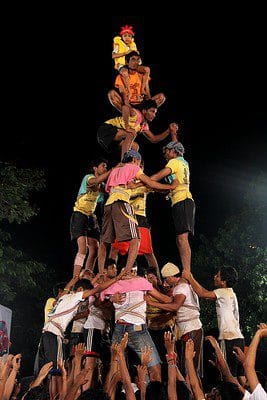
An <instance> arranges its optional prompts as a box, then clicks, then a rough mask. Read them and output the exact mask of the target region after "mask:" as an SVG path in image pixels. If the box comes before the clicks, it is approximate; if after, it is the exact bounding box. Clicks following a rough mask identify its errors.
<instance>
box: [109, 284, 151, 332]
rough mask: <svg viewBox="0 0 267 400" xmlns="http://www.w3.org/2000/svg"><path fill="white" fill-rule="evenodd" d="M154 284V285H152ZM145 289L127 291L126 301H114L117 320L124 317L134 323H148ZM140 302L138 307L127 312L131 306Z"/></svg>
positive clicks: (126, 320)
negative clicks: (119, 302) (120, 302)
mask: <svg viewBox="0 0 267 400" xmlns="http://www.w3.org/2000/svg"><path fill="white" fill-rule="evenodd" d="M151 286H152V285H151ZM145 293H146V292H145V291H143V290H138V291H134V292H128V293H125V301H124V302H123V303H122V304H117V303H113V305H114V308H115V321H117V320H118V319H123V320H124V321H125V322H129V323H130V324H134V325H142V324H145V323H146V302H145V301H144V294H145ZM138 303H140V305H139V306H138V307H135V308H134V309H133V310H132V313H131V312H129V313H127V310H128V309H129V308H130V307H133V306H134V305H136V304H138Z"/></svg>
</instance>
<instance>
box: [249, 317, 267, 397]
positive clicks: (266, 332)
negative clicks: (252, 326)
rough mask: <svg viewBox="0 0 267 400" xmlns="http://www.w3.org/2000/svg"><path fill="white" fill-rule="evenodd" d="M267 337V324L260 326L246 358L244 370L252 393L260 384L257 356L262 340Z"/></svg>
mask: <svg viewBox="0 0 267 400" xmlns="http://www.w3.org/2000/svg"><path fill="white" fill-rule="evenodd" d="M263 337H267V324H260V325H259V329H258V330H257V332H256V333H255V335H254V337H253V339H252V341H251V343H250V345H249V348H248V351H247V353H246V356H245V362H244V368H245V372H246V377H247V379H248V382H249V386H250V389H251V391H252V392H253V391H254V389H255V388H256V386H257V385H258V383H259V380H258V377H257V374H256V371H255V361H256V354H257V349H258V345H259V343H260V341H261V338H263Z"/></svg>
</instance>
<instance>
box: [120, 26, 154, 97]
mask: <svg viewBox="0 0 267 400" xmlns="http://www.w3.org/2000/svg"><path fill="white" fill-rule="evenodd" d="M132 51H134V52H136V53H137V54H138V55H139V51H138V50H137V46H136V43H135V41H134V31H133V27H132V26H130V25H125V26H122V27H121V30H120V36H115V37H114V38H113V51H112V58H113V60H114V63H115V64H114V67H115V69H116V70H117V71H118V72H119V75H118V77H119V78H120V79H121V81H122V83H123V85H124V87H125V92H126V93H127V97H128V100H129V98H130V83H129V73H128V68H127V67H126V60H125V56H127V55H128V54H129V53H131V52H132ZM141 63H142V61H141V58H139V61H138V68H137V71H138V73H139V74H141V78H142V85H141V95H144V94H148V93H146V90H147V84H148V80H149V74H150V68H148V67H145V66H143V65H141Z"/></svg>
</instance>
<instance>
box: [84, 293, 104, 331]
mask: <svg viewBox="0 0 267 400" xmlns="http://www.w3.org/2000/svg"><path fill="white" fill-rule="evenodd" d="M94 302H95V296H90V297H89V315H88V317H87V320H86V322H85V324H84V329H89V328H94V329H101V330H104V329H105V320H104V316H103V311H102V310H101V309H100V308H98V307H96V306H95V305H94Z"/></svg>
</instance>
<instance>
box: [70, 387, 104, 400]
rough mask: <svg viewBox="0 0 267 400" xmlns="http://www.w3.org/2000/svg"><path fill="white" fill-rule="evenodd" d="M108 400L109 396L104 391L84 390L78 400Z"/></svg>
mask: <svg viewBox="0 0 267 400" xmlns="http://www.w3.org/2000/svg"><path fill="white" fill-rule="evenodd" d="M89 399H90V400H110V397H109V395H108V394H107V393H106V392H105V391H104V389H92V388H91V389H88V390H85V392H83V393H82V394H80V396H79V397H78V400H89Z"/></svg>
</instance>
